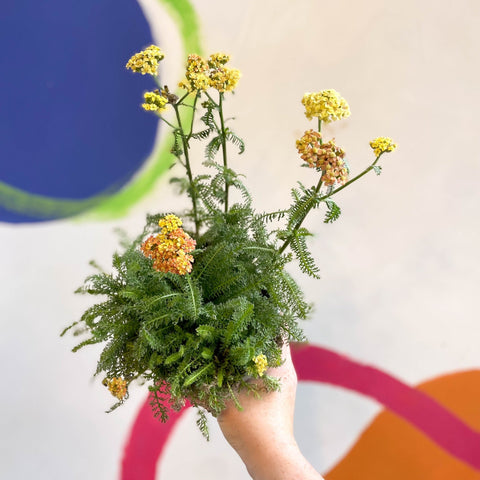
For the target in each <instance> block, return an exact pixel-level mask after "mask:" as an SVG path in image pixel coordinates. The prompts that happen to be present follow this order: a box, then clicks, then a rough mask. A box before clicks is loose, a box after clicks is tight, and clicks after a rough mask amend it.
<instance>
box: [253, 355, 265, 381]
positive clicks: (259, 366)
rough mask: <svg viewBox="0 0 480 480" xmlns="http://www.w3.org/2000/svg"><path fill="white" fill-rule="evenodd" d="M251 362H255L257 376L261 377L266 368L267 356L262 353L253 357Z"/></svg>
mask: <svg viewBox="0 0 480 480" xmlns="http://www.w3.org/2000/svg"><path fill="white" fill-rule="evenodd" d="M253 362H254V363H255V368H256V370H257V374H258V376H259V377H262V376H263V374H264V373H265V371H266V370H267V368H268V361H267V357H266V356H265V355H264V354H263V353H262V354H260V355H257V356H256V357H253Z"/></svg>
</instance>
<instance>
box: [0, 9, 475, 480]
mask: <svg viewBox="0 0 480 480" xmlns="http://www.w3.org/2000/svg"><path fill="white" fill-rule="evenodd" d="M140 3H141V5H142V7H143V8H144V9H145V12H146V14H147V15H148V17H149V20H150V22H151V24H152V29H153V32H154V34H155V36H156V39H157V43H158V44H159V45H161V46H162V48H164V50H166V51H167V53H169V57H170V58H172V59H178V58H179V57H178V56H179V54H180V52H181V47H180V43H179V38H178V35H177V34H176V32H175V28H174V26H173V23H172V22H171V20H170V19H169V17H168V14H167V13H166V12H165V11H164V10H163V9H161V8H158V7H157V4H156V3H155V2H154V0H142V1H141V2H140ZM194 5H195V7H196V9H197V11H198V12H199V17H200V19H201V24H202V32H203V38H204V45H205V50H206V51H207V52H213V51H218V50H222V51H226V52H229V53H231V55H232V61H231V64H232V65H233V66H235V67H238V68H239V69H240V70H241V71H242V73H243V77H242V79H241V82H240V84H239V87H238V89H237V92H236V94H235V96H234V97H233V98H232V99H231V100H229V102H228V104H227V109H228V110H229V112H231V114H232V115H234V116H235V117H236V121H235V127H234V129H235V131H236V132H237V133H238V134H239V135H240V136H242V137H243V138H244V139H245V140H246V143H247V150H246V152H245V154H244V155H242V156H241V157H238V159H237V158H235V160H234V162H235V163H234V165H235V167H236V168H237V169H238V170H239V171H241V172H243V173H245V174H246V175H247V184H248V185H249V186H250V188H251V190H252V193H253V195H254V198H255V201H256V205H257V206H258V208H259V209H260V210H273V209H276V208H278V207H280V206H283V205H287V204H288V202H289V189H290V187H291V186H293V184H294V182H295V180H296V179H301V180H302V181H304V182H306V183H307V184H309V183H310V182H311V183H314V180H311V177H312V174H313V172H312V171H310V170H307V169H301V168H299V161H298V160H297V157H296V152H295V139H296V138H297V137H298V136H300V135H301V134H302V132H303V130H305V129H307V128H310V123H308V122H307V120H306V119H305V117H304V116H303V110H302V106H301V104H300V99H301V97H302V95H303V93H304V92H305V91H318V90H321V89H324V88H335V89H336V90H338V91H339V92H341V94H342V95H343V96H344V97H345V98H346V99H347V100H348V102H349V104H350V107H351V111H352V116H351V117H350V118H349V119H347V120H344V121H342V122H339V123H337V124H333V125H331V126H329V127H328V128H325V130H324V133H325V135H327V136H330V135H331V136H334V137H335V138H336V140H337V143H338V144H340V145H342V146H343V147H344V148H345V150H346V151H347V156H348V161H349V165H350V167H351V170H352V173H353V174H355V173H356V172H359V171H361V170H362V169H363V168H364V167H365V166H367V165H368V163H369V162H370V161H371V159H372V153H371V150H370V148H369V146H368V141H369V140H370V139H371V138H374V137H376V136H380V135H385V136H391V137H393V138H394V139H395V140H396V142H397V143H398V144H399V149H398V150H397V151H396V152H395V153H394V154H391V155H388V156H384V157H383V158H384V160H383V161H382V165H383V167H384V168H383V173H382V175H381V176H380V177H377V176H376V175H374V174H373V173H372V174H370V175H368V176H367V177H366V178H364V179H362V180H361V181H359V182H358V183H357V184H355V185H354V186H352V188H350V189H348V190H346V191H344V192H342V193H341V194H339V195H338V197H337V200H338V203H339V204H340V206H341V207H342V210H343V215H342V217H341V219H340V220H339V221H338V222H337V223H336V224H333V225H324V224H323V223H322V215H321V213H317V214H313V215H311V218H310V220H309V227H310V228H311V229H312V230H313V231H314V232H315V233H316V237H315V238H314V240H313V241H312V249H313V251H314V252H315V257H316V259H317V260H318V263H319V265H320V267H321V271H322V280H320V281H314V280H311V279H306V278H303V279H302V280H301V283H302V285H303V286H304V288H305V290H306V292H307V294H308V297H309V299H310V300H311V301H312V302H315V312H314V315H313V316H312V319H311V321H309V322H308V323H306V324H305V326H304V327H305V331H306V333H307V335H308V337H309V339H310V341H311V342H312V343H315V344H319V345H322V346H325V347H327V348H331V349H333V350H335V351H337V352H340V353H343V354H346V355H349V356H351V357H353V358H355V359H357V360H359V361H362V362H365V363H369V364H372V365H374V366H376V367H377V368H380V369H382V370H385V371H387V372H390V373H391V374H393V375H395V376H396V377H398V378H400V379H402V380H403V381H405V382H407V383H409V384H412V385H414V384H416V383H418V382H421V381H424V380H427V379H430V378H433V377H436V376H439V375H442V374H445V373H450V372H453V371H458V370H463V369H470V368H478V365H479V354H478V344H479V340H480V338H479V337H480V334H479V333H480V327H479V318H478V313H477V311H478V310H477V304H478V301H477V299H478V291H479V281H478V274H477V270H478V265H479V260H480V253H479V249H478V245H479V244H480V221H479V215H478V212H477V210H478V207H479V203H480V193H479V189H478V187H477V178H478V177H479V173H480V171H479V170H480V161H479V156H478V145H477V143H478V138H479V136H478V131H479V130H480V121H479V118H478V111H479V107H480V90H479V88H478V85H479V84H480V78H479V77H480V67H479V64H478V51H479V47H480V33H479V31H480V30H479V28H478V26H479V20H480V4H479V3H478V2H476V1H473V0H458V1H456V2H451V1H446V0H441V1H435V2H434V1H433V0H425V1H423V2H415V1H413V0H406V1H404V2H387V1H379V0H372V1H369V2H354V1H351V0H349V1H345V0H344V1H341V0H340V1H337V2H322V1H313V0H308V1H307V0H300V1H297V2H291V1H286V0H276V1H272V0H266V1H262V2H253V1H251V0H250V1H243V2H219V1H217V0H210V1H207V0H196V1H194ZM169 62H170V63H166V64H165V67H164V72H163V74H164V78H165V79H166V80H167V82H169V83H173V82H175V81H176V77H177V76H178V72H179V70H180V68H181V61H180V60H178V61H177V60H169ZM161 135H162V134H160V137H161ZM168 208H172V209H178V199H177V198H176V197H174V196H173V194H172V191H171V189H170V188H169V186H168V183H167V181H166V179H164V180H162V181H161V182H160V183H159V185H158V188H157V190H156V192H155V193H154V194H153V195H151V196H150V197H149V198H148V199H146V200H145V201H143V202H141V203H140V204H138V205H136V206H135V207H134V208H133V209H132V211H131V213H130V215H129V216H128V217H127V218H124V219H122V220H121V221H116V222H105V223H99V222H95V221H92V220H81V219H80V220H78V221H77V220H64V221H57V222H47V223H44V224H38V225H22V226H18V225H15V226H12V225H7V224H2V225H0V241H1V245H2V248H1V249H0V265H1V269H0V285H1V289H2V295H1V312H2V314H1V319H0V321H1V335H0V362H1V363H2V365H4V366H5V367H4V369H3V372H4V374H3V378H2V395H1V397H0V398H1V400H0V401H1V411H2V415H1V417H0V431H1V432H2V434H1V437H0V458H1V461H0V477H1V478H5V479H9V480H10V479H12V480H23V479H25V478H29V477H31V476H33V475H35V477H36V478H38V479H49V480H50V479H72V480H74V479H84V478H91V479H102V480H103V479H117V478H119V468H120V461H121V456H122V451H123V446H124V443H125V440H126V438H127V435H128V432H129V429H130V427H131V425H132V423H133V421H134V418H135V415H136V413H137V411H138V408H139V406H140V404H142V403H143V401H144V398H145V392H144V391H142V390H140V389H134V390H133V391H132V394H131V398H130V400H129V401H128V402H127V404H126V405H125V406H124V407H123V408H122V409H119V410H117V411H116V412H115V413H112V414H110V415H105V414H104V413H103V411H104V410H105V409H107V408H108V407H109V406H110V404H111V400H110V396H109V395H108V393H107V392H106V391H105V389H104V387H103V386H102V385H101V384H100V381H99V380H97V381H94V382H91V381H90V380H89V376H90V374H91V373H93V371H94V368H95V363H96V356H97V354H98V352H99V349H98V348H90V349H85V350H83V351H82V352H80V353H78V354H76V355H72V354H71V353H70V352H69V348H71V346H73V345H74V344H75V343H76V341H75V339H72V338H66V339H62V340H60V339H59V338H58V334H59V332H60V331H61V330H62V328H63V327H64V326H65V325H66V324H68V323H70V322H71V321H73V320H75V319H76V318H78V316H79V315H80V313H81V312H82V311H83V310H84V309H85V308H86V307H87V306H88V305H89V304H90V301H89V299H87V298H81V297H77V296H73V294H72V292H73V290H74V289H75V288H76V287H77V286H78V285H79V284H80V283H81V282H82V280H83V278H84V277H85V276H86V275H87V274H89V273H90V272H91V270H90V267H88V265H87V262H88V261H89V260H90V259H92V258H95V259H97V260H98V262H99V263H101V264H102V265H104V266H105V267H108V265H109V263H110V256H111V253H112V252H113V251H114V250H115V248H116V246H117V240H116V236H115V234H114V233H113V228H114V227H117V226H120V227H123V228H125V229H126V230H127V231H128V232H130V233H131V234H132V235H133V234H135V233H136V232H137V231H138V230H139V229H140V228H141V225H142V223H143V219H144V214H145V213H146V212H147V211H149V212H153V211H155V210H157V209H159V210H160V209H161V210H166V209H168ZM32 243H33V244H34V245H35V249H32V248H31V245H32ZM20 272H21V273H20ZM297 278H301V277H300V276H299V275H298V276H297ZM380 408H381V407H379V406H378V405H376V404H375V403H373V402H371V401H370V400H368V399H365V398H362V397H359V396H357V395H355V394H353V393H350V392H346V391H343V390H339V389H334V388H332V387H328V386H325V385H304V384H302V385H300V388H299V393H298V404H297V426H296V431H297V436H298V440H299V443H300V445H301V447H302V449H303V451H304V452H305V454H306V456H307V457H308V458H309V459H310V461H311V462H312V463H313V464H314V466H315V467H316V468H318V469H319V471H321V472H326V471H328V469H329V468H331V467H332V466H333V465H335V463H336V462H337V461H338V460H339V459H341V458H342V457H343V456H344V455H345V454H346V453H347V451H348V448H349V447H350V446H351V445H352V444H353V443H354V442H355V440H356V438H357V436H358V434H359V433H360V432H361V431H362V430H363V428H365V426H366V425H368V423H369V422H370V421H371V420H372V418H373V417H374V415H375V414H376V413H377V412H378V411H379V410H380ZM192 413H193V412H192ZM211 428H212V430H213V440H212V441H211V442H210V443H209V444H206V443H205V442H204V441H203V439H202V438H201V437H200V436H199V434H198V432H197V431H196V427H195V425H194V420H193V417H192V414H189V415H186V416H185V417H184V418H183V419H182V421H181V423H180V424H179V427H178V428H177V429H176V431H175V434H174V435H173V437H172V439H171V442H170V444H169V445H168V448H167V451H166V453H165V456H164V458H163V459H162V461H161V468H162V472H161V473H159V475H158V478H162V479H165V480H168V479H183V478H199V479H201V478H206V477H207V475H208V478H210V479H224V478H229V479H245V478H248V475H247V473H246V471H245V470H244V468H243V466H242V465H241V463H240V462H239V460H238V459H237V458H236V457H235V454H234V453H233V452H231V451H230V449H229V447H228V446H227V445H226V443H225V442H224V441H223V439H222V437H221V434H220V433H219V432H218V429H217V428H216V427H215V425H214V422H213V421H212V422H211ZM185 449H187V450H186V451H188V452H189V455H190V456H191V458H192V460H191V461H189V462H186V461H185V453H184V452H185Z"/></svg>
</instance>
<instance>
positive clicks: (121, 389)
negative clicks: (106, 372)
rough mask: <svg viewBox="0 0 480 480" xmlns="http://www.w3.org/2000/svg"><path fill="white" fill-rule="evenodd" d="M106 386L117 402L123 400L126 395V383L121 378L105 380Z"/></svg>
mask: <svg viewBox="0 0 480 480" xmlns="http://www.w3.org/2000/svg"><path fill="white" fill-rule="evenodd" d="M106 385H107V387H108V390H109V391H110V393H111V394H112V395H113V396H114V397H117V398H118V399H119V400H123V399H124V398H125V396H126V395H127V382H126V381H125V380H124V379H123V378H117V377H114V378H112V379H111V380H107V381H106Z"/></svg>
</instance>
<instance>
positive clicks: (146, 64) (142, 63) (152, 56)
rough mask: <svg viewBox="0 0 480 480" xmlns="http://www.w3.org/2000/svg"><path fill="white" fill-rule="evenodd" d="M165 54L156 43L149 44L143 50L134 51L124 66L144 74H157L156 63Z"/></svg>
mask: <svg viewBox="0 0 480 480" xmlns="http://www.w3.org/2000/svg"><path fill="white" fill-rule="evenodd" d="M164 57H165V54H164V53H163V52H162V51H161V50H160V48H158V47H157V46H156V45H150V46H149V47H147V48H146V49H145V50H142V51H141V52H138V53H136V54H135V55H133V57H131V58H130V60H129V61H128V62H127V65H126V67H127V68H129V69H130V70H132V71H134V72H138V73H141V74H142V75H145V74H146V73H148V74H149V75H154V76H155V75H158V64H159V62H160V61H161V60H163V58H164Z"/></svg>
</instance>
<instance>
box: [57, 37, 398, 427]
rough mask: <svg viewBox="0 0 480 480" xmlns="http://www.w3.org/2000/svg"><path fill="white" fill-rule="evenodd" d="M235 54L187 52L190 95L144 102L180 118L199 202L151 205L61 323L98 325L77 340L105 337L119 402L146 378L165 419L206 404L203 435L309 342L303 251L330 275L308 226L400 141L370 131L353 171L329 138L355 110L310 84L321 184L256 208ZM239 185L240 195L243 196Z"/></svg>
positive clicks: (307, 150)
mask: <svg viewBox="0 0 480 480" xmlns="http://www.w3.org/2000/svg"><path fill="white" fill-rule="evenodd" d="M163 57H164V54H163V52H162V51H161V50H160V49H159V48H158V47H157V46H155V45H152V46H150V47H148V48H146V49H145V50H143V51H142V52H139V53H137V54H135V55H134V56H133V57H132V58H130V60H129V61H128V63H127V65H126V67H127V68H128V69H131V70H132V71H133V72H137V73H141V74H142V75H143V74H149V75H152V76H153V77H154V78H155V80H157V73H158V66H159V62H160V61H161V60H162V59H163ZM229 61H230V58H229V56H228V55H226V54H224V53H214V54H212V55H210V56H209V57H208V58H207V59H204V58H202V57H201V56H199V55H196V54H192V55H189V56H188V58H187V61H186V69H185V78H184V79H183V80H182V81H181V82H180V83H179V88H180V91H179V92H178V95H177V93H172V92H171V91H170V89H169V88H168V86H163V87H162V86H160V85H158V89H156V90H153V91H151V92H146V93H145V94H144V103H143V104H142V107H143V108H144V109H145V110H146V111H149V112H152V113H153V114H155V115H157V116H158V118H159V119H160V120H161V121H163V122H165V124H166V125H168V127H169V128H171V129H172V148H171V152H172V155H173V156H174V157H175V158H176V161H177V162H178V163H179V164H180V165H181V166H182V167H183V168H184V171H185V175H184V176H181V177H175V178H172V179H171V182H172V183H175V184H177V185H178V186H179V190H180V192H181V193H183V194H186V195H188V197H189V198H190V200H191V208H190V209H188V210H186V211H184V212H177V213H176V214H174V213H172V212H163V213H158V214H155V215H148V216H147V221H146V225H145V228H144V230H143V232H141V234H140V235H139V236H138V237H137V238H136V239H135V240H133V241H131V242H129V243H127V244H125V245H124V247H125V250H124V251H123V253H115V254H114V256H113V272H111V273H109V272H104V271H102V270H100V269H99V272H98V273H96V274H94V275H92V276H90V277H88V278H87V279H86V281H85V284H84V286H83V287H81V288H80V289H79V290H78V292H79V293H86V294H91V295H101V296H103V300H102V301H101V302H100V303H97V304H95V305H93V306H92V307H90V308H89V309H87V310H86V312H85V313H84V314H83V315H82V317H81V319H80V320H79V321H78V322H75V323H73V324H72V325H70V326H69V327H67V328H66V329H65V330H64V332H63V333H62V335H63V334H65V332H67V331H68V330H69V329H71V328H74V333H75V334H86V335H87V338H86V339H85V340H84V341H82V342H81V343H80V344H79V345H77V346H76V347H75V348H74V351H76V350H78V349H80V348H82V347H84V346H86V345H90V344H96V343H103V344H104V349H103V351H102V353H101V355H100V358H99V361H98V365H97V370H96V372H95V374H96V375H103V376H104V379H103V383H104V385H106V386H107V387H108V390H109V391H110V392H111V394H112V395H113V396H114V397H116V398H117V400H118V401H117V403H116V404H114V405H113V407H112V408H111V409H110V410H113V409H114V408H116V407H118V406H119V405H121V404H123V403H124V401H125V400H126V399H127V398H128V389H129V387H130V385H131V384H132V383H133V382H135V381H137V382H140V383H142V382H143V383H145V382H147V383H148V388H149V390H150V392H151V394H150V399H151V404H152V408H153V413H154V415H155V416H159V417H160V418H161V420H162V421H166V420H167V419H168V416H169V413H170V409H171V408H173V409H178V408H180V407H181V406H182V405H183V404H184V402H185V400H186V399H187V400H189V401H190V403H191V404H192V405H194V406H196V407H198V408H199V414H200V417H199V419H198V422H197V423H198V425H199V427H200V429H201V430H202V432H203V433H204V434H205V435H208V429H207V424H206V418H205V410H208V411H209V412H211V413H212V414H213V415H218V414H219V413H220V412H221V411H222V410H223V409H224V408H225V406H226V402H227V401H231V400H233V402H235V404H236V405H237V407H238V408H241V405H240V404H239V402H238V400H237V392H239V391H241V390H248V391H250V392H252V393H254V394H256V395H259V394H261V392H262V391H264V390H266V391H270V390H275V389H279V388H281V385H280V382H279V379H277V378H274V377H272V376H270V375H269V374H268V372H269V370H268V367H275V366H278V365H280V364H281V362H282V355H281V352H282V345H283V343H285V342H290V341H303V340H304V336H303V333H302V331H301V328H300V326H299V321H300V320H303V319H305V318H307V316H308V314H309V311H310V305H309V304H308V303H307V302H306V301H305V298H304V295H303V292H302V291H301V289H300V288H299V287H298V285H297V283H296V282H295V280H294V279H293V278H292V277H291V276H290V275H289V274H288V273H287V271H286V269H285V267H286V265H287V264H288V263H289V262H291V261H294V260H296V261H298V263H299V266H300V269H301V270H302V271H303V272H304V273H306V274H308V275H310V276H311V277H314V278H318V274H319V269H318V267H317V266H316V264H315V262H314V259H313V256H312V255H311V253H310V251H309V249H308V246H307V243H306V239H307V237H308V236H310V235H311V233H310V232H309V231H308V230H307V229H306V228H305V227H302V224H303V222H304V220H305V218H306V217H307V215H308V214H309V213H310V212H311V211H312V210H316V209H320V208H321V207H323V208H324V209H325V218H324V222H325V223H330V222H333V221H335V220H337V219H338V217H339V216H340V213H341V211H340V207H339V206H338V205H337V204H336V203H335V202H334V201H333V196H334V195H336V194H337V193H338V192H340V191H341V190H343V189H344V188H346V187H347V186H349V185H350V184H352V183H353V182H355V181H356V180H358V179H359V178H361V177H362V176H363V175H365V174H366V173H368V172H369V171H371V170H374V171H375V172H376V173H377V174H379V173H380V167H379V166H378V165H377V164H378V161H379V159H380V157H381V156H382V155H383V154H384V153H387V152H392V151H393V150H395V148H396V147H397V146H396V144H395V143H394V142H393V141H392V140H391V139H390V138H387V137H379V138H376V139H374V140H372V141H371V142H370V146H371V147H372V149H373V152H374V154H375V158H374V160H373V162H372V163H371V164H370V165H369V166H368V167H367V168H365V169H364V170H363V171H362V172H361V173H359V174H358V175H356V176H354V177H353V178H349V169H348V167H347V164H346V163H345V160H344V159H345V156H346V153H345V151H344V150H343V149H342V148H341V147H339V146H338V145H336V143H335V141H334V140H333V139H330V140H328V141H324V136H323V134H322V133H321V127H322V123H327V124H328V123H330V122H333V121H337V120H340V119H343V118H345V117H348V116H349V115H350V108H349V106H348V104H347V102H346V100H345V99H343V98H342V97H341V96H340V94H339V93H338V92H336V91H335V90H331V89H330V90H323V91H320V92H317V93H307V94H305V95H304V97H303V99H302V104H303V105H304V107H305V116H306V117H307V119H309V120H312V119H313V118H317V122H318V125H317V129H316V130H314V129H308V130H306V131H305V133H304V134H303V135H302V136H301V138H299V139H298V140H297V142H296V147H297V150H298V153H299V155H300V158H301V160H302V161H303V162H304V163H303V165H304V166H307V167H309V168H311V169H312V170H315V172H316V173H315V176H316V177H317V178H316V184H315V185H313V186H311V187H307V186H305V185H303V184H302V183H300V182H298V186H297V187H294V188H292V191H291V195H292V204H291V205H290V206H288V207H286V208H284V209H281V210H278V211H275V212H269V213H258V212H256V211H255V210H254V208H253V206H252V200H251V197H250V194H249V192H248V190H247V188H246V187H245V185H244V184H243V182H242V181H241V179H240V175H239V174H237V173H236V172H235V171H234V170H233V169H232V168H231V166H230V165H229V163H228V160H229V158H230V157H229V156H228V145H229V144H233V146H234V147H235V148H236V149H237V150H238V153H240V154H241V153H243V151H244V149H245V144H244V142H243V140H242V139H241V138H240V137H238V136H237V135H236V134H235V133H234V132H233V130H232V129H231V128H230V127H229V126H227V121H226V119H225V113H224V102H225V99H226V95H227V94H228V93H229V92H233V91H234V90H235V88H236V87H237V85H238V82H239V79H240V71H239V70H237V69H235V68H231V67H229V66H227V64H228V63H229ZM193 142H204V143H205V159H204V161H203V165H204V166H205V167H207V168H208V169H209V170H208V171H210V172H211V173H207V174H205V173H201V174H199V173H197V174H196V173H195V172H196V171H198V167H199V165H198V163H196V162H194V160H193V159H192V158H191V156H190V153H191V146H192V144H193ZM218 158H219V160H218ZM299 163H301V162H299ZM232 189H233V190H236V191H237V192H239V193H240V196H239V198H241V200H240V201H237V202H235V203H233V202H232V199H231V195H230V192H231V190H232ZM237 197H238V195H237ZM272 222H277V224H278V226H277V228H270V225H271V224H272ZM184 225H186V226H184ZM92 264H93V265H94V266H96V264H94V263H92ZM97 268H98V267H97ZM252 379H256V381H252Z"/></svg>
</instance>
